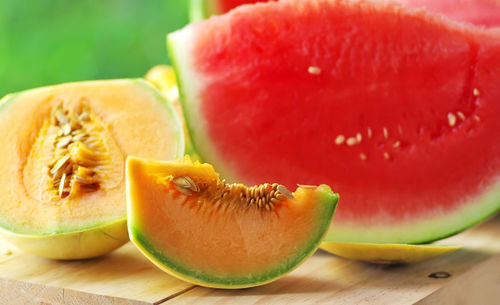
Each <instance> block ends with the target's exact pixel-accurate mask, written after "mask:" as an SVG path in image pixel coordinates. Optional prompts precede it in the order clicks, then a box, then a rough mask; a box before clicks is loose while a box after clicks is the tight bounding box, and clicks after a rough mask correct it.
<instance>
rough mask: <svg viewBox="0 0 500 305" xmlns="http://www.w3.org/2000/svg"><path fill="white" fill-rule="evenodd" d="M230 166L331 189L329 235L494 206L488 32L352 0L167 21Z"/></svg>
mask: <svg viewBox="0 0 500 305" xmlns="http://www.w3.org/2000/svg"><path fill="white" fill-rule="evenodd" d="M168 44H169V50H170V52H171V56H172V58H173V61H174V65H175V68H176V70H177V73H178V79H179V82H180V87H181V95H182V102H183V107H184V110H185V112H184V113H185V115H186V119H187V124H188V127H189V129H190V132H191V134H192V136H193V142H194V145H195V147H196V149H197V150H198V152H199V153H200V155H201V156H202V158H203V159H204V160H205V161H207V162H210V163H212V164H214V166H215V168H217V169H218V171H219V172H221V173H222V175H223V176H224V177H225V178H226V179H228V180H231V181H243V182H245V183H247V184H258V183H262V182H265V181H279V182H280V183H282V184H285V185H287V186H288V187H289V188H292V187H294V186H295V183H297V181H304V182H305V183H308V184H314V185H318V184H321V183H325V184H329V185H331V186H332V187H334V188H335V189H337V190H338V191H339V193H340V195H341V197H340V198H341V200H340V204H339V208H338V210H337V214H336V216H335V222H334V225H333V226H332V228H331V230H330V232H329V234H328V235H327V239H328V240H335V241H357V242H387V243H420V242H427V241H432V240H436V239H439V238H442V237H445V236H448V235H450V234H453V233H456V232H458V231H461V230H463V229H465V228H467V227H469V226H471V225H472V224H475V223H477V222H479V221H480V220H482V219H484V218H486V217H487V216H489V215H491V214H493V213H494V212H495V211H497V210H498V209H499V208H500V141H498V139H499V138H500V120H499V119H498V117H499V116H500V86H499V84H500V31H498V30H487V29H485V28H480V27H474V26H472V25H466V24H458V23H454V22H449V21H447V20H446V19H443V18H440V17H439V16H436V15H431V14H429V13H426V12H425V11H423V10H407V9H404V8H402V7H400V6H397V5H392V4H381V3H373V2H363V1H327V0H324V1H323V0H311V1H302V0H282V1H279V2H271V3H267V4H263V5H256V6H243V7H240V8H237V9H235V10H233V11H232V12H230V13H228V14H225V15H223V16H218V17H214V18H211V19H209V20H206V21H203V22H199V23H195V24H191V25H188V26H187V27H186V28H184V29H182V30H180V31H178V32H175V33H173V34H171V35H169V38H168Z"/></svg>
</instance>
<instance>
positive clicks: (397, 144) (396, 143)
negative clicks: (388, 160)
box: [392, 141, 401, 148]
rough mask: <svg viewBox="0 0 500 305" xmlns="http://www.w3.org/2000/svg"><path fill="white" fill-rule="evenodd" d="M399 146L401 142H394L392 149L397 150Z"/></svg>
mask: <svg viewBox="0 0 500 305" xmlns="http://www.w3.org/2000/svg"><path fill="white" fill-rule="evenodd" d="M399 146H401V142H399V141H396V142H395V143H394V145H392V147H394V148H398V147H399Z"/></svg>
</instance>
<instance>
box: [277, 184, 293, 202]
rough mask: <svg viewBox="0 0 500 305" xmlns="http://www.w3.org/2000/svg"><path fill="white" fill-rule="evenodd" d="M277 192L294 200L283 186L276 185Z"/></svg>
mask: <svg viewBox="0 0 500 305" xmlns="http://www.w3.org/2000/svg"><path fill="white" fill-rule="evenodd" d="M278 192H280V193H281V194H283V195H285V196H286V197H288V198H290V199H294V197H293V194H292V193H291V192H290V191H289V190H288V189H287V188H286V187H285V186H284V185H281V184H280V185H278ZM278 199H279V198H278Z"/></svg>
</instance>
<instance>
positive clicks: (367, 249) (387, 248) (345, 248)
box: [320, 241, 460, 265]
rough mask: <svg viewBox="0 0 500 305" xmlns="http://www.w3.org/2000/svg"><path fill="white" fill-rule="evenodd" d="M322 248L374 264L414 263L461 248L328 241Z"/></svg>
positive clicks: (433, 245) (348, 257) (344, 256)
mask: <svg viewBox="0 0 500 305" xmlns="http://www.w3.org/2000/svg"><path fill="white" fill-rule="evenodd" d="M320 248H321V249H323V250H325V251H327V252H329V253H332V254H335V255H337V256H340V257H343V258H347V259H352V260H356V261H362V262H367V263H372V264H381V265H392V264H414V263H420V262H423V261H426V260H430V259H433V258H436V257H440V256H443V255H448V254H451V253H454V252H455V251H458V250H460V247H459V246H447V245H436V244H429V245H406V244H374V243H355V242H335V241H329V242H328V241H327V242H323V243H321V246H320Z"/></svg>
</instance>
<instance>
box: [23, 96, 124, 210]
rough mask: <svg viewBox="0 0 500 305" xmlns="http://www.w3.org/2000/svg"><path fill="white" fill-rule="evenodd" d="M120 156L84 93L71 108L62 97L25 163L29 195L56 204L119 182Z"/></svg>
mask: <svg viewBox="0 0 500 305" xmlns="http://www.w3.org/2000/svg"><path fill="white" fill-rule="evenodd" d="M117 159H118V160H117ZM119 159H123V157H122V154H121V153H120V151H119V149H118V147H117V146H116V143H114V140H113V139H112V137H111V136H110V132H109V131H108V130H107V128H106V126H105V125H104V124H103V122H102V121H101V119H100V118H99V117H98V116H97V115H96V114H95V113H94V112H93V111H92V110H91V108H90V106H89V105H88V103H86V101H85V98H82V100H81V101H80V103H78V104H76V105H74V106H73V105H72V107H71V108H70V107H65V106H64V104H63V103H62V102H61V103H60V104H58V105H57V106H55V107H54V108H53V109H52V111H51V113H50V115H49V116H48V117H47V118H45V119H44V121H43V124H42V127H41V129H40V130H39V132H38V134H37V137H36V140H35V141H34V144H33V146H32V148H31V151H30V156H29V158H28V161H27V163H26V167H25V168H24V177H25V178H24V182H25V186H26V189H27V191H28V193H29V194H30V195H31V196H32V197H33V198H35V199H38V200H40V201H43V202H52V203H56V204H57V203H59V202H60V200H61V199H66V198H68V199H70V198H71V197H76V196H80V195H82V194H86V193H90V192H96V191H97V190H99V189H102V188H109V187H113V186H114V185H117V184H119V183H120V180H121V179H122V175H121V174H120V172H121V171H123V160H119Z"/></svg>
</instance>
